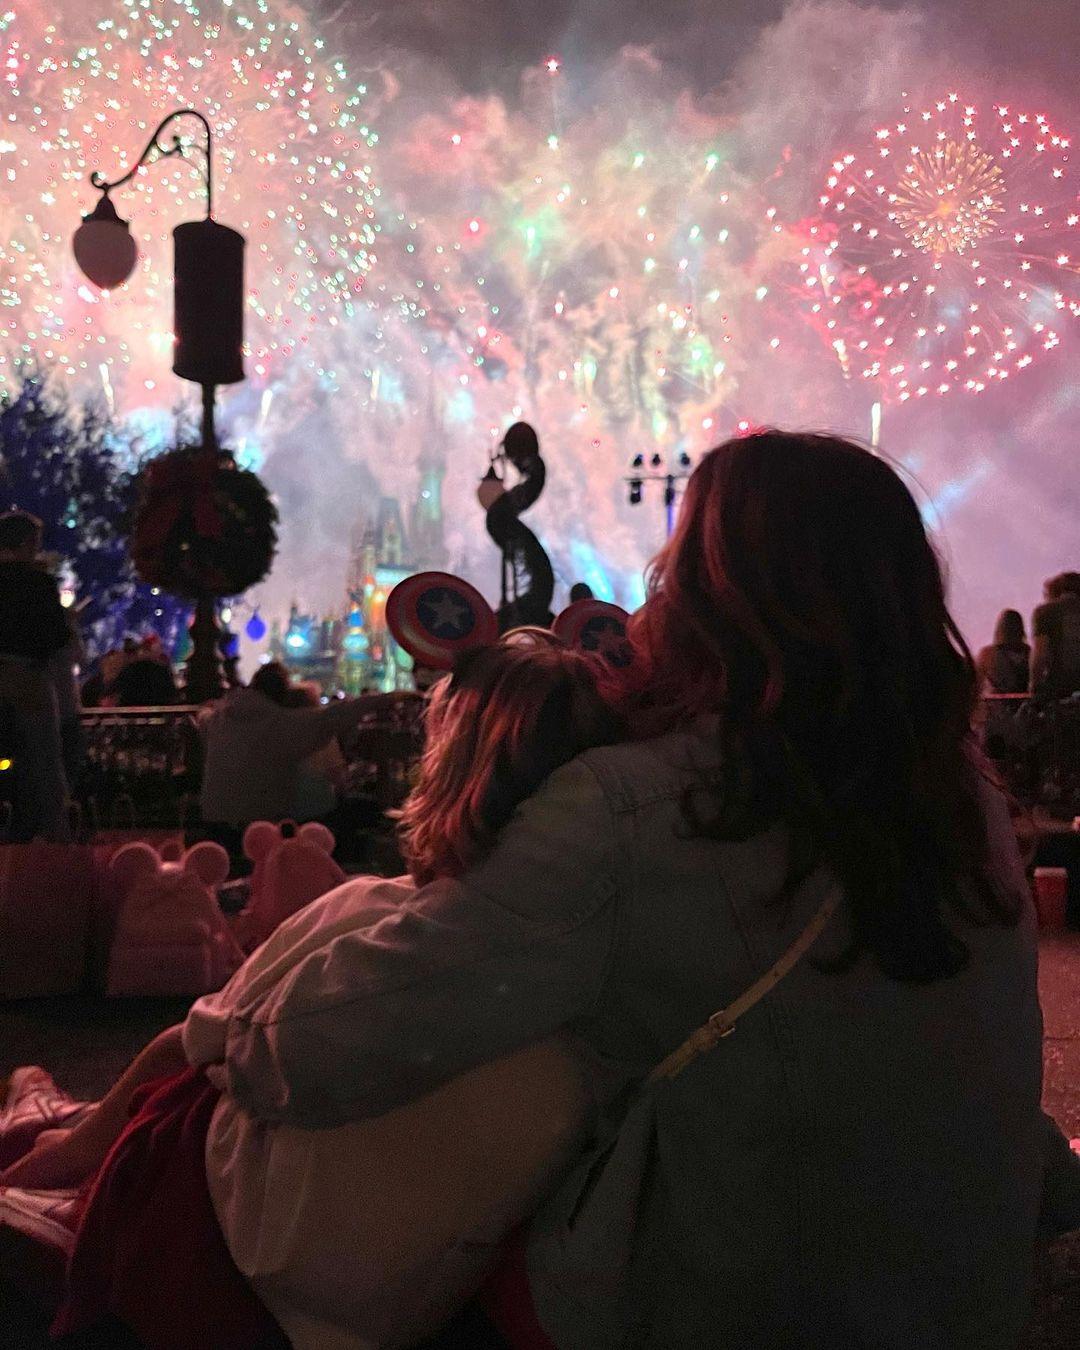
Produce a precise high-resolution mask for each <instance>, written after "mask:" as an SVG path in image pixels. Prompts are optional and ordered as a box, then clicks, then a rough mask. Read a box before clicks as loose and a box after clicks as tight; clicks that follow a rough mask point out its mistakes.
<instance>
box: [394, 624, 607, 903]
mask: <svg viewBox="0 0 1080 1350" xmlns="http://www.w3.org/2000/svg"><path fill="white" fill-rule="evenodd" d="M599 675H600V670H599V666H598V664H597V662H596V661H595V659H594V658H592V657H588V656H585V655H583V654H582V653H580V652H576V651H572V650H571V649H570V648H568V647H566V646H565V645H564V644H563V643H561V642H560V641H559V640H558V639H557V638H556V637H554V635H553V634H551V633H549V632H547V630H546V629H517V630H515V631H514V632H512V633H507V634H506V635H505V637H503V638H502V639H500V641H499V642H497V643H496V644H495V645H494V646H491V647H484V648H481V649H479V650H477V651H474V652H469V653H468V654H466V655H465V656H464V657H463V658H462V659H461V660H460V661H459V662H458V665H457V667H456V668H455V670H454V673H453V674H452V675H450V676H448V677H446V678H444V679H442V680H440V681H439V683H438V684H437V685H436V686H435V688H434V689H433V691H432V694H431V701H430V703H429V705H428V710H427V717H426V731H427V745H426V748H425V750H424V754H423V757H422V759H421V761H420V776H419V781H418V782H417V785H416V787H415V788H414V789H413V791H412V793H411V794H410V796H409V799H408V801H407V802H406V803H405V805H404V807H403V809H402V812H401V820H400V824H399V837H400V841H401V846H402V853H403V855H404V858H405V862H406V864H407V866H408V869H409V871H410V873H411V874H412V876H413V878H414V879H415V880H416V882H417V884H418V885H424V884H425V883H426V882H428V881H432V880H434V879H435V878H436V877H456V876H460V875H461V874H462V873H463V872H464V871H465V870H466V869H467V868H468V867H470V866H471V865H472V864H473V863H475V862H477V861H479V859H480V858H481V857H482V856H483V855H484V854H485V853H486V852H487V850H488V849H489V848H490V847H491V845H492V844H493V843H494V840H495V837H496V835H497V834H498V832H499V831H500V830H501V829H502V827H503V826H504V825H506V824H507V823H508V822H509V820H510V818H511V817H512V816H513V814H514V812H515V811H516V810H517V808H518V806H519V805H520V804H521V803H522V802H523V801H525V799H526V798H528V797H530V796H531V795H532V794H533V793H534V792H535V791H536V790H537V789H538V788H539V787H540V785H541V783H543V781H544V779H545V778H547V776H548V775H549V774H550V773H552V772H553V771H554V770H555V769H557V768H559V767H560V765H562V764H566V763H568V762H569V761H570V760H571V759H573V758H574V757H575V756H576V755H579V754H581V753H582V751H584V750H588V749H590V748H591V747H592V746H597V745H610V744H612V743H613V742H615V741H616V740H618V739H619V736H620V733H621V729H622V724H621V721H620V719H619V717H618V716H617V714H616V713H614V712H613V711H612V710H611V709H610V708H609V707H608V705H607V704H606V703H605V702H604V700H603V699H602V698H601V696H600V693H599V691H598V687H597V681H598V677H599Z"/></svg>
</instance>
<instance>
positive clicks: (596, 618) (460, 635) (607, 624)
mask: <svg viewBox="0 0 1080 1350" xmlns="http://www.w3.org/2000/svg"><path fill="white" fill-rule="evenodd" d="M629 617H630V616H629V614H627V612H626V610H625V609H620V608H619V606H618V605H609V604H606V603H605V602H604V601H603V600H576V601H575V602H574V603H573V604H572V605H570V606H569V607H568V608H567V609H564V610H563V612H562V613H561V614H560V615H559V617H558V618H557V619H556V620H555V622H554V624H553V625H552V631H553V632H554V633H555V636H556V637H558V638H560V639H561V640H562V641H563V642H565V643H566V645H567V646H568V647H573V648H576V649H577V650H578V651H584V652H592V653H594V654H596V655H597V656H602V657H603V658H604V659H605V660H606V661H609V662H610V663H611V665H613V666H615V667H617V668H619V669H625V667H626V666H628V665H629V664H630V661H631V654H630V644H629V642H628V641H627V638H626V622H627V620H628V619H629ZM386 626H387V627H388V628H389V629H390V632H391V633H392V634H393V637H394V640H395V641H396V642H397V644H398V645H399V646H400V647H403V648H404V649H405V650H406V651H407V652H408V653H409V655H410V656H411V657H412V658H413V660H414V661H415V662H416V664H417V665H418V666H426V667H428V668H429V669H431V670H452V669H453V667H454V662H455V661H456V660H457V658H458V657H459V656H461V655H462V654H463V653H464V652H469V651H473V650H474V649H475V648H477V647H490V646H493V645H494V643H495V642H497V641H498V637H499V624H498V620H497V619H496V618H495V613H494V611H493V610H492V608H491V606H490V605H489V604H488V602H487V601H486V600H485V599H484V597H483V596H482V595H481V594H480V592H479V591H478V590H477V589H476V587H475V586H470V585H469V583H468V582H467V581H462V580H461V578H460V577H455V576H451V575H450V573H449V572H420V573H418V574H417V575H416V576H413V577H407V578H406V579H405V580H404V581H400V582H398V584H397V585H396V586H395V587H394V589H393V590H392V591H391V592H390V594H389V596H388V597H387V601H386Z"/></svg>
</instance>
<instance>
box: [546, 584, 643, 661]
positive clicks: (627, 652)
mask: <svg viewBox="0 0 1080 1350" xmlns="http://www.w3.org/2000/svg"><path fill="white" fill-rule="evenodd" d="M629 618H630V615H629V614H627V612H626V610H625V609H620V608H619V606H618V605H609V604H608V603H607V602H606V601H604V600H575V601H574V603H573V604H572V605H568V606H567V607H566V609H564V610H563V612H562V613H561V614H560V615H559V617H558V618H557V619H556V620H555V622H554V623H553V624H552V625H551V627H552V631H553V632H554V634H555V636H556V637H558V638H562V640H563V642H565V643H566V645H567V646H568V647H573V648H575V649H576V650H577V651H581V652H591V653H593V654H594V655H595V656H602V657H603V658H604V660H605V661H607V662H608V664H609V665H612V666H614V667H615V668H616V670H625V669H626V667H627V666H628V665H630V663H631V662H632V661H633V659H634V655H633V649H632V648H631V646H630V642H629V639H628V638H627V636H626V624H627V620H628V619H629Z"/></svg>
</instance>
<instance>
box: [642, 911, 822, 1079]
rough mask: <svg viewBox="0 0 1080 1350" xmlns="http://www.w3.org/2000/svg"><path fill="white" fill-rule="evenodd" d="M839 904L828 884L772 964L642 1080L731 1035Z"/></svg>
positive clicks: (664, 1073)
mask: <svg viewBox="0 0 1080 1350" xmlns="http://www.w3.org/2000/svg"><path fill="white" fill-rule="evenodd" d="M839 904H840V888H839V887H838V886H836V885H832V886H830V887H829V891H828V894H827V895H826V896H825V899H824V900H823V901H822V902H821V907H820V908H819V909H818V911H817V913H816V914H815V915H814V917H813V918H812V919H811V920H810V922H809V923H808V924H807V925H806V927H805V928H804V929H803V931H802V932H801V933H800V934H799V936H798V937H797V938H796V939H795V941H794V942H793V943H792V944H791V946H790V947H789V948H788V949H787V951H786V952H785V953H784V954H783V956H781V958H780V959H779V961H777V962H776V964H775V965H774V966H770V967H769V969H768V970H767V971H766V972H765V974H764V975H762V977H761V978H760V979H759V980H755V981H754V983H753V984H752V985H751V986H750V988H749V989H747V991H746V992H745V993H744V994H740V995H739V997H738V998H737V999H736V1000H735V1002H734V1003H729V1004H728V1006H727V1007H726V1008H721V1009H720V1011H719V1012H715V1013H713V1015H712V1016H711V1017H710V1018H709V1020H708V1021H707V1022H706V1023H705V1024H704V1026H700V1027H698V1029H697V1031H695V1032H693V1033H692V1034H691V1035H690V1036H688V1037H687V1039H686V1040H685V1041H683V1043H682V1045H680V1046H679V1047H678V1049H677V1050H673V1051H672V1052H671V1054H670V1055H668V1056H667V1058H666V1059H663V1060H661V1061H660V1063H659V1064H658V1065H657V1066H656V1068H655V1069H653V1071H652V1073H650V1074H649V1076H648V1078H647V1079H646V1080H645V1081H646V1082H647V1083H655V1082H658V1081H660V1080H661V1079H671V1078H676V1077H677V1076H678V1075H679V1074H680V1073H682V1071H683V1069H685V1068H686V1066H687V1065H688V1064H692V1063H693V1062H694V1060H695V1059H697V1057H698V1055H703V1054H705V1052H706V1051H707V1050H711V1049H712V1048H713V1046H714V1045H716V1044H718V1043H719V1042H720V1041H722V1040H723V1039H724V1037H725V1036H730V1035H731V1033H732V1032H733V1031H734V1030H735V1023H736V1022H738V1020H739V1018H740V1017H742V1015H743V1013H747V1012H749V1011H750V1009H751V1008H752V1007H753V1006H754V1004H755V1003H760V1002H761V1000H762V999H763V998H764V997H765V995H766V994H767V993H768V992H769V990H770V989H775V988H776V986H777V985H778V984H779V983H780V981H781V980H782V979H783V978H784V976H785V975H787V974H788V973H789V972H790V971H791V970H793V969H794V967H795V966H797V965H798V963H799V962H800V961H801V960H802V958H803V957H804V956H805V955H806V953H807V952H808V951H809V950H810V948H811V947H812V946H813V945H814V943H815V942H816V941H817V940H818V938H819V937H820V936H821V934H822V932H823V931H824V929H825V926H826V924H827V923H828V922H829V920H830V919H831V918H832V916H833V915H834V914H835V913H836V910H837V906H838V905H839Z"/></svg>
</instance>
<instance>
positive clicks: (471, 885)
mask: <svg viewBox="0 0 1080 1350" xmlns="http://www.w3.org/2000/svg"><path fill="white" fill-rule="evenodd" d="M614 837H615V836H614V820H613V816H612V812H611V809H610V807H609V805H608V802H607V800H606V798H605V797H604V794H603V792H602V791H601V789H600V786H599V784H598V783H597V780H596V778H595V777H594V775H593V774H592V772H591V770H590V769H589V768H588V766H587V765H586V764H585V763H583V762H582V761H580V760H579V761H575V762H574V763H572V764H569V765H566V766H564V767H563V768H562V769H559V770H558V771H556V773H554V774H552V775H551V777H550V778H549V779H548V781H547V783H545V785H544V786H543V787H542V788H541V789H540V791H539V792H538V793H537V794H536V796H535V797H533V798H532V799H531V800H529V801H528V802H526V803H525V804H524V805H523V806H522V807H521V809H520V810H519V812H518V814H517V816H516V817H515V818H514V820H513V821H511V823H510V824H509V825H508V826H507V827H506V829H505V830H504V831H503V832H502V834H501V835H500V838H499V840H498V842H497V844H496V846H495V848H494V850H493V851H492V853H491V854H490V855H489V856H488V858H487V859H486V860H485V861H484V862H483V863H482V864H481V865H480V866H478V867H476V868H474V869H473V870H472V871H471V872H469V873H468V874H467V875H466V876H465V877H463V878H462V879H461V881H460V882H444V881H439V882H434V883H432V885H430V886H426V887H423V888H422V889H420V890H419V891H417V892H416V893H415V895H414V897H413V898H412V899H411V900H410V901H409V902H407V903H406V904H404V905H402V906H400V907H395V908H392V909H389V910H388V911H384V912H382V913H381V914H380V915H378V917H377V919H376V920H375V921H374V922H371V923H362V922H360V923H358V924H357V926H356V928H355V929H353V930H351V931H348V932H345V933H338V934H337V935H336V936H335V937H333V939H332V940H330V941H329V942H328V943H327V945H326V946H324V947H320V948H318V949H317V950H314V951H311V952H309V953H308V954H307V955H306V956H305V957H304V959H303V960H301V961H300V962H299V964H297V965H296V966H295V967H292V968H290V969H289V970H287V971H285V972H283V973H282V977H281V979H280V980H279V981H277V982H276V983H275V984H273V985H272V986H271V987H264V988H263V989H261V990H260V991H259V996H258V997H256V998H254V999H252V1000H250V1001H248V1002H245V1001H244V1000H242V999H241V1001H240V1003H239V1004H238V1005H236V1006H233V1007H230V1008H229V1009H228V1010H227V1016H226V1017H225V1019H224V1021H222V1017H221V1009H220V1007H218V1006H216V1005H214V1004H213V1003H212V1002H209V1003H208V1005H207V1009H206V1013H205V1015H204V1013H203V1011H202V1009H201V1008H200V1005H199V1004H198V1003H197V1004H196V1005H195V1007H194V1008H193V1010H192V1013H191V1014H190V1015H189V1018H188V1022H187V1023H186V1024H185V1045H186V1046H187V1048H188V1053H189V1059H191V1061H192V1062H193V1063H198V1062H201V1061H202V1060H213V1059H220V1058H223V1059H224V1082H225V1084H226V1086H227V1089H228V1091H229V1093H230V1095H231V1096H232V1097H234V1098H235V1100H236V1101H237V1102H238V1103H239V1104H240V1105H241V1106H243V1107H245V1108H246V1109H248V1110H249V1111H251V1112H252V1113H253V1114H254V1115H256V1116H258V1117H260V1118H261V1119H264V1120H269V1121H281V1122H286V1123H289V1124H293V1125H301V1126H306V1127H309V1128H320V1127H324V1126H332V1125H338V1124H342V1123H345V1122H347V1121H350V1120H358V1119H364V1118H367V1117H370V1116H376V1115H381V1114H383V1113H384V1112H386V1111H388V1110H390V1109H391V1108H393V1107H395V1106H397V1105H400V1104H401V1103H403V1102H406V1101H409V1100H411V1099H413V1098H415V1097H417V1096H420V1095H422V1094H423V1093H425V1092H428V1091H430V1090H431V1089H432V1088H434V1087H436V1086H438V1084H440V1083H442V1082H445V1081H447V1080H448V1079H450V1078H453V1077H456V1076H457V1075H458V1074H460V1073H462V1072H464V1071H466V1070H467V1069H470V1068H473V1067H474V1066H475V1065H477V1064H481V1063H485V1062H487V1061H490V1060H493V1059H496V1058H498V1057H499V1056H500V1055H503V1054H507V1053H509V1052H511V1051H513V1050H516V1049H519V1048H521V1047H522V1046H525V1045H528V1044H530V1043H532V1042H534V1041H538V1040H540V1039H542V1038H543V1037H545V1036H547V1035H549V1034H550V1033H551V1032H553V1031H556V1030H558V1029H559V1028H561V1027H564V1026H566V1025H568V1024H569V1023H571V1022H573V1021H574V1020H575V1019H576V1018H580V1017H582V1016H584V1015H586V1014H587V1013H588V1012H589V1010H590V1009H591V1007H592V1005H593V1003H594V1002H595V1000H596V998H597V996H598V994H599V991H600V988H601V985H602V982H603V978H604V973H605V970H606V967H607V961H608V956H609V952H610V948H611V943H612V937H613V932H614V909H615V906H614V903H613V901H614V894H615V885H614V854H615V844H614ZM208 1030H209V1032H210V1034H209V1035H207V1031H208Z"/></svg>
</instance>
